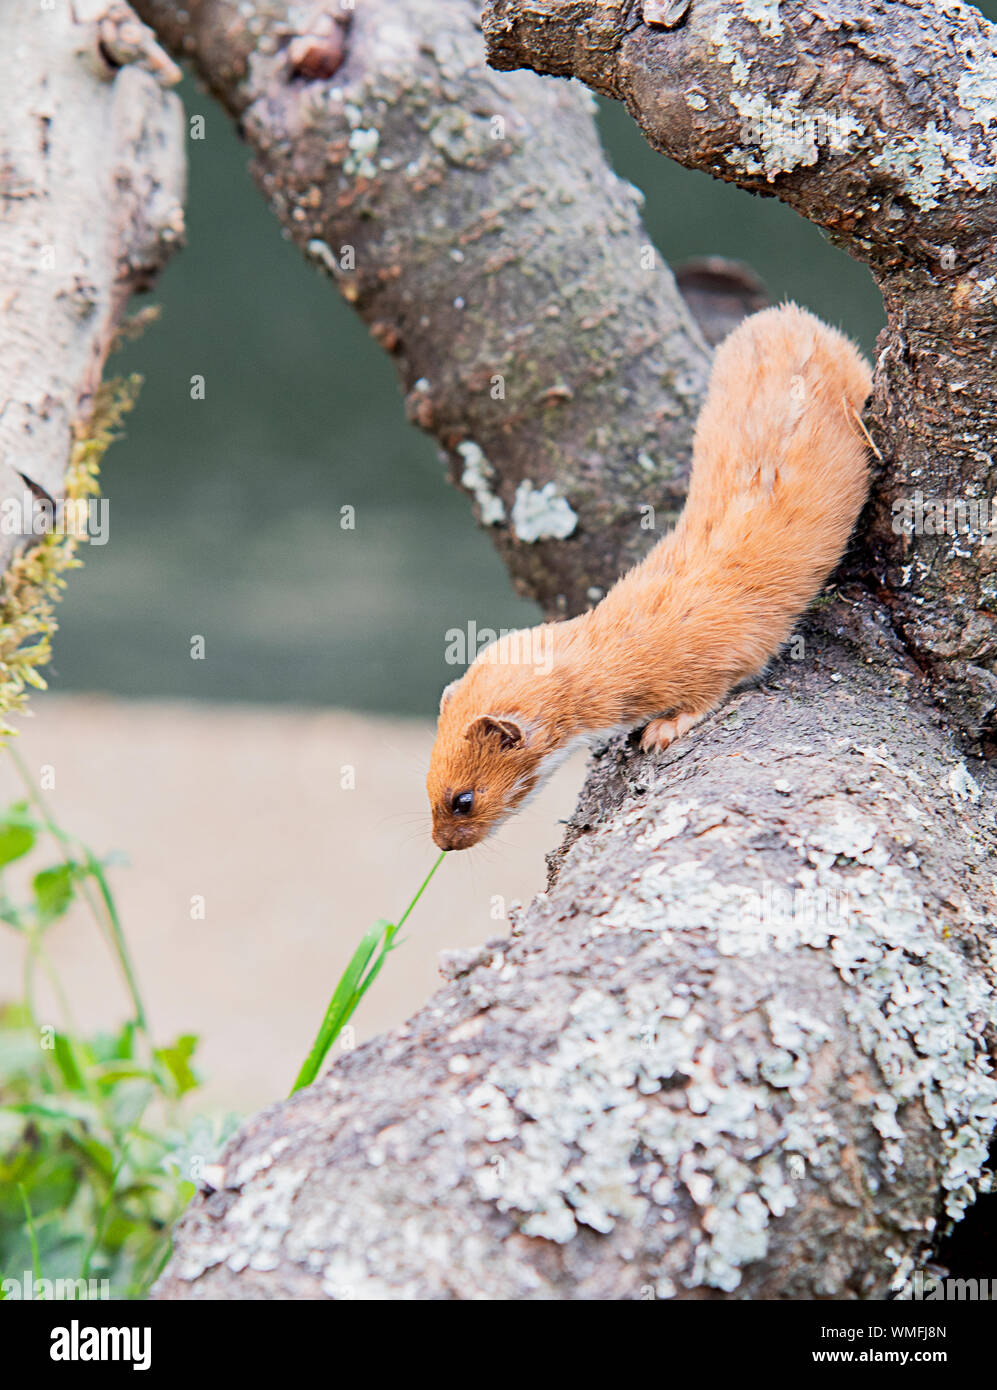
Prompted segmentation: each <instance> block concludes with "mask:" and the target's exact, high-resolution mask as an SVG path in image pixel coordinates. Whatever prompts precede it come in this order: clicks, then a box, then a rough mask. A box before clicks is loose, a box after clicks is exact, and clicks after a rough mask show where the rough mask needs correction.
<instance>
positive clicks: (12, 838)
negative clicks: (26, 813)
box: [0, 812, 35, 869]
mask: <svg viewBox="0 0 997 1390" xmlns="http://www.w3.org/2000/svg"><path fill="white" fill-rule="evenodd" d="M34 843H35V832H34V831H33V830H32V829H31V827H30V826H29V825H23V824H21V823H20V822H19V819H18V818H17V817H16V816H12V815H11V813H10V812H8V813H7V815H5V816H4V817H3V819H2V820H0V869H2V868H3V866H4V865H5V864H12V863H13V862H14V860H15V859H20V858H21V856H22V855H24V854H27V852H28V850H29V849H31V848H32V846H33V845H34Z"/></svg>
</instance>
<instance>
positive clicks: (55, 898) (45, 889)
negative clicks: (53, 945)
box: [31, 864, 76, 926]
mask: <svg viewBox="0 0 997 1390" xmlns="http://www.w3.org/2000/svg"><path fill="white" fill-rule="evenodd" d="M75 871H76V866H75V864H57V865H56V866H55V867H54V868H52V869H42V871H41V873H39V874H35V876H34V878H33V879H32V881H31V886H32V888H33V889H34V894H35V904H36V906H37V909H38V919H39V921H40V922H41V923H42V924H43V925H45V926H47V925H48V924H49V923H50V922H55V921H58V919H59V918H60V917H62V916H63V915H64V914H65V911H66V909H67V908H68V907H69V904H70V903H71V902H72V901H73V879H74V878H75V876H76V872H75Z"/></svg>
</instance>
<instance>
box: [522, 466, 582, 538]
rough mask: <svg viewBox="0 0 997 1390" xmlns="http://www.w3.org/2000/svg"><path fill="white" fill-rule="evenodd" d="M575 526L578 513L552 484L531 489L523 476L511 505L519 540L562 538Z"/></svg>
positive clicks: (572, 530) (529, 483) (530, 483)
mask: <svg viewBox="0 0 997 1390" xmlns="http://www.w3.org/2000/svg"><path fill="white" fill-rule="evenodd" d="M577 525H578V516H577V514H576V513H575V511H574V510H573V509H572V507H571V504H570V503H569V502H568V500H567V498H564V497H562V496H560V494H559V493H558V491H557V486H556V484H555V483H545V484H544V485H543V487H541V488H535V487H534V486H533V484H532V482H530V480H529V479H528V478H525V479H524V480H523V481H522V482H521V483H520V484H519V487H518V488H517V489H516V497H515V500H514V502H513V504H512V529H513V530H514V531H515V533H516V535H517V536H518V537H519V539H520V540H521V541H527V542H529V543H532V542H533V541H539V540H548V539H550V540H565V539H566V538H567V537H568V536H570V535H571V534H572V533H573V532H574V529H575V527H576V526H577Z"/></svg>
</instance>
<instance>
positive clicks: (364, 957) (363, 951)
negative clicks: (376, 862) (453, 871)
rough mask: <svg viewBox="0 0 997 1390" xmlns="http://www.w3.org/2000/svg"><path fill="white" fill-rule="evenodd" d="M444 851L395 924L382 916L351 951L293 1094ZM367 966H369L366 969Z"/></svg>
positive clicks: (363, 988)
mask: <svg viewBox="0 0 997 1390" xmlns="http://www.w3.org/2000/svg"><path fill="white" fill-rule="evenodd" d="M445 854H446V850H444V851H443V853H442V854H441V855H440V856H439V858H438V859H437V860H436V862H435V863H434V865H433V867H432V868H431V869H430V871H429V873H428V874H427V875H426V877H425V878H424V879H423V881H422V883H421V884H420V885H419V890H418V892H417V893H416V895H415V897H414V898H413V899H412V901H411V902H410V903H409V905H408V907H407V908H406V909H405V911H404V912H403V913H402V915H401V917H400V918H399V919H398V921H397V923H394V922H386V921H385V920H384V918H381V920H380V921H379V922H377V923H376V924H375V925H374V926H373V927H371V929H370V931H369V932H367V934H366V936H365V937H364V938H363V940H362V941H361V942H360V945H359V946H358V947H357V949H356V951H354V953H353V958H352V960H351V961H350V963H349V965H348V966H347V967H346V970H345V971H344V972H343V974H342V976H341V977H340V980H339V984H338V985H337V986H336V992H335V993H334V994H333V996H332V999H331V1001H330V1003H329V1007H328V1008H327V1009H326V1012H325V1017H324V1018H323V1020H322V1025H321V1027H320V1028H319V1030H318V1033H317V1035H316V1037H315V1041H314V1043H312V1047H311V1051H310V1052H309V1053H308V1056H307V1057H306V1058H305V1061H304V1065H303V1066H302V1068H301V1070H300V1071H299V1072H298V1075H297V1078H296V1080H295V1082H294V1085H293V1086H292V1087H291V1092H290V1093H291V1095H292V1096H293V1095H294V1093H295V1091H300V1090H301V1088H302V1087H303V1086H310V1085H311V1083H312V1082H313V1081H314V1080H315V1078H316V1076H318V1074H319V1069H320V1068H321V1066H322V1063H323V1062H324V1061H325V1059H326V1056H327V1054H328V1051H329V1048H330V1047H331V1046H332V1044H333V1043H334V1042H335V1041H336V1039H337V1037H338V1036H339V1034H340V1033H341V1032H342V1030H343V1029H344V1028H345V1027H346V1025H347V1023H348V1022H349V1020H350V1018H351V1017H352V1015H353V1011H354V1009H356V1007H357V1005H358V1004H359V1003H360V1000H361V999H362V998H363V997H364V995H365V994H366V993H367V991H368V990H369V989H370V987H371V985H372V984H373V983H374V981H375V980H376V979H377V976H378V975H379V973H380V971H381V967H382V965H383V964H384V962H385V959H386V957H387V955H388V952H389V951H390V950H391V949H392V946H393V944H394V939H395V936H396V935H397V933H398V932H399V930H400V929H401V927H402V925H403V924H404V922H405V921H406V919H407V918H408V917H409V915H410V914H411V912H412V909H413V908H414V907H415V905H416V903H417V902H418V901H419V899H420V898H421V897H422V895H423V893H424V892H425V891H426V889H427V888H428V887H429V883H430V880H431V879H432V877H433V875H434V874H435V873H436V870H437V869H438V868H439V867H440V865H441V864H442V863H443V859H444V856H445ZM378 946H380V948H381V949H380V951H379V952H378V954H377V957H376V959H375V958H374V952H375V951H377V948H378ZM372 962H373V963H372ZM368 966H369V967H370V968H369V969H368Z"/></svg>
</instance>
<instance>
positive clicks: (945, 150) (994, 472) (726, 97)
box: [484, 0, 997, 748]
mask: <svg viewBox="0 0 997 1390" xmlns="http://www.w3.org/2000/svg"><path fill="white" fill-rule="evenodd" d="M666 8H669V7H666ZM645 12H646V13H647V14H648V15H649V16H650V15H652V14H653V13H655V12H656V11H655V9H654V7H653V6H650V7H649V6H645V7H644V9H643V10H642V8H641V5H640V4H636V3H634V0H489V3H488V5H487V7H486V12H485V20H484V28H485V35H486V39H487V42H488V50H489V59H490V61H491V63H492V64H493V66H495V67H496V68H501V69H509V68H516V67H531V68H533V69H535V70H536V71H537V72H542V73H554V74H557V75H560V76H575V77H579V78H581V80H582V81H583V82H586V83H588V84H589V86H591V87H594V88H595V89H596V90H597V91H601V92H606V93H608V94H610V95H612V96H615V97H617V98H619V99H620V100H621V101H624V102H625V103H626V105H627V107H628V109H629V110H630V112H631V113H632V114H633V116H634V117H635V119H636V120H637V121H638V123H639V124H640V127H641V129H642V130H643V132H644V134H645V135H646V136H647V138H648V140H649V142H650V143H651V144H652V145H653V146H654V147H655V148H656V149H658V150H661V151H662V152H663V153H664V154H667V155H669V156H670V157H671V158H672V159H675V160H678V162H679V163H681V164H685V165H687V166H688V167H690V168H699V169H705V170H707V171H708V172H709V173H711V174H713V175H715V176H716V177H718V178H723V179H726V180H728V181H730V182H734V183H737V184H740V185H741V187H743V188H748V189H753V190H755V191H759V192H763V193H768V194H775V195H776V196H778V197H779V198H781V199H782V200H783V201H784V202H786V203H788V204H789V205H790V206H791V207H793V208H795V209H796V211H797V212H799V213H800V214H801V215H802V216H804V217H807V218H809V219H810V220H811V221H812V222H816V223H818V224H819V225H820V226H822V227H824V228H825V229H826V230H827V231H828V233H829V234H830V235H831V238H832V240H834V241H836V242H837V243H838V244H839V245H841V246H843V247H844V248H845V249H846V250H847V251H849V252H850V253H851V254H852V255H853V256H855V257H856V258H857V259H859V260H862V261H865V262H866V263H867V264H868V265H869V267H870V269H871V270H872V272H873V274H874V276H875V278H876V280H877V283H878V284H879V287H880V289H881V290H882V293H883V298H884V302H885V305H886V311H887V321H888V326H887V329H886V332H885V335H884V336H883V337H882V338H881V340H880V344H879V355H878V370H877V375H876V384H875V390H874V396H873V401H872V407H871V412H870V424H871V427H872V429H873V433H874V436H875V439H876V442H877V445H878V447H879V449H880V450H881V452H882V454H883V463H884V467H883V470H882V472H881V475H880V478H879V481H878V484H877V486H876V488H875V490H874V494H873V503H872V507H871V509H870V513H869V516H868V518H867V521H868V525H867V527H866V537H867V551H866V560H867V565H866V573H867V577H868V579H869V582H870V583H871V584H872V585H873V587H875V588H877V589H878V590H879V591H880V592H881V594H882V596H883V598H884V599H885V601H886V602H887V603H888V605H889V608H890V611H891V613H892V614H893V618H894V621H895V622H896V623H897V625H898V628H899V630H900V631H901V632H902V634H903V636H904V639H905V641H906V642H907V645H908V647H909V649H910V650H911V652H912V653H913V654H914V656H915V657H916V659H917V660H918V661H919V662H920V663H921V664H922V665H924V666H925V667H926V668H927V669H929V670H930V671H931V673H932V675H933V677H934V679H935V681H936V683H937V687H938V694H939V697H940V698H941V699H942V700H943V701H944V702H945V703H946V704H947V706H948V709H949V712H950V715H951V717H952V718H953V719H954V720H956V721H957V722H958V723H959V724H960V725H961V726H962V728H963V730H964V731H965V732H966V733H967V734H968V735H969V736H970V737H972V738H982V739H983V741H984V745H985V747H987V748H990V747H991V746H993V745H994V742H995V740H997V724H995V718H997V543H995V541H997V531H995V532H994V533H993V534H994V540H991V541H989V542H987V540H986V537H985V536H983V535H981V532H980V528H979V526H977V527H976V528H975V532H974V531H973V530H972V529H971V530H970V532H968V533H964V534H961V535H959V534H956V535H952V534H948V533H943V534H941V535H935V534H932V533H931V532H929V531H927V530H925V531H923V532H922V533H921V534H911V535H908V534H905V533H904V531H903V529H902V527H901V526H899V523H900V522H902V520H903V517H904V515H905V512H904V510H903V509H904V507H905V504H910V505H913V504H914V503H915V502H916V498H917V494H918V493H920V494H922V496H924V497H927V498H928V499H929V500H931V499H934V500H938V501H940V502H941V505H942V514H943V515H944V514H945V510H946V507H948V510H949V514H952V513H953V510H954V507H955V504H957V503H960V504H962V505H963V507H965V504H966V502H967V501H969V500H970V499H983V500H985V502H986V503H987V504H988V505H989V503H990V502H991V501H992V499H994V498H997V469H995V466H994V462H993V451H992V448H991V442H992V440H993V438H994V433H995V429H997V407H995V404H994V390H993V381H994V376H993V356H994V348H995V343H997V297H995V296H997V247H995V232H997V203H995V200H994V196H993V195H994V185H995V183H997V138H995V128H997V101H995V98H994V92H995V91H997V86H995V83H997V30H995V28H994V26H993V25H991V24H989V23H988V22H987V21H986V20H985V19H984V18H983V17H982V16H981V15H980V13H979V12H978V11H977V10H975V9H973V8H972V6H970V5H966V4H962V3H959V0H955V2H954V3H946V4H935V3H932V0H916V2H915V3H909V4H903V5H896V4H892V3H888V0H873V2H872V3H869V0H834V3H819V4H813V3H811V2H810V0H783V3H781V4H777V3H775V2H774V0H771V2H766V3H761V4H756V5H752V6H750V7H749V6H741V7H738V8H732V7H731V6H730V5H728V4H727V3H726V2H725V0H693V4H692V5H691V6H689V7H687V9H686V10H685V12H684V14H683V15H682V18H681V20H680V22H679V24H678V27H676V28H672V29H666V28H663V27H660V26H659V25H657V24H654V23H649V22H645V21H644V19H643V18H642V16H643V14H644V13H645Z"/></svg>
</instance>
